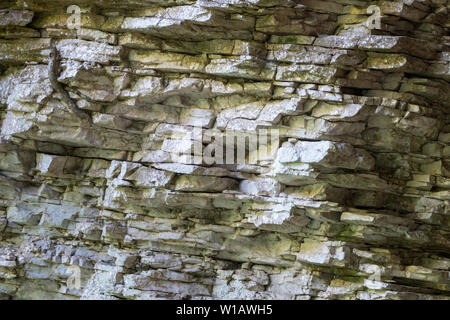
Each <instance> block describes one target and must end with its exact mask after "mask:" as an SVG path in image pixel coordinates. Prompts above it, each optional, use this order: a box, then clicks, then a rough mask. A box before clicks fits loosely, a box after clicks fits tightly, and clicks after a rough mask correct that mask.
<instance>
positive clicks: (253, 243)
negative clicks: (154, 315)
mask: <svg viewBox="0 0 450 320" xmlns="http://www.w3.org/2000/svg"><path fill="white" fill-rule="evenodd" d="M93 3H94V2H92V1H80V0H70V1H43V0H36V1H6V2H4V1H3V2H1V4H0V72H1V74H0V121H1V123H0V126H1V137H0V139H1V140H0V298H4V299H35V298H44V299H79V298H83V299H160V298H164V299H220V298H226V299H449V298H450V273H449V272H450V210H449V201H450V192H449V190H450V112H449V107H450V84H449V81H450V38H449V36H448V31H449V18H448V10H449V9H450V7H449V3H448V1H446V0H395V1H394V0H391V1H380V2H376V4H378V5H379V6H380V8H381V11H382V19H381V29H372V30H371V29H369V28H367V27H366V25H365V22H366V21H368V19H369V14H367V11H366V9H367V7H368V6H369V5H370V4H374V3H372V2H370V1H364V0H327V1H325V0H324V1H318V0H317V1H316V0H278V1H276V0H250V1H240V0H174V1H162V0H149V1H127V0H123V1H110V0H108V1H106V0H101V1H95V6H94V5H93ZM73 4H77V5H79V6H80V7H81V9H82V10H81V11H82V15H81V20H80V22H81V27H80V29H79V30H75V29H69V28H68V25H67V19H68V18H69V14H67V13H66V8H67V6H69V5H73ZM52 41H53V42H54V43H55V44H56V47H57V49H58V51H59V54H60V55H61V58H62V59H61V61H60V64H61V67H62V68H61V69H62V70H61V73H60V74H59V79H58V80H59V81H60V82H61V84H62V85H64V86H65V88H66V90H67V91H68V92H69V93H70V96H71V98H72V99H73V100H74V101H75V102H76V104H77V106H78V107H79V108H80V109H82V110H83V111H84V112H87V113H89V114H90V116H91V117H92V120H93V125H92V126H87V125H86V124H85V123H84V122H81V120H80V119H79V118H78V117H77V116H76V115H75V114H73V113H71V112H70V111H69V109H68V108H67V107H66V106H65V105H64V103H63V101H62V97H61V96H59V95H58V94H57V93H56V92H55V91H54V89H53V88H52V85H51V83H50V80H49V75H48V72H47V70H48V69H47V64H48V62H49V57H48V55H49V52H50V50H49V49H50V48H51V44H52ZM74 90H76V91H74ZM76 92H78V93H80V94H81V95H80V94H77V93H76ZM193 126H199V127H202V128H203V130H204V133H205V135H204V136H203V139H205V141H203V140H202V138H194V139H191V138H190V137H191V132H192V130H193ZM258 128H265V129H278V130H279V132H280V140H281V141H280V145H279V149H278V150H277V151H276V152H275V153H274V156H273V157H269V158H267V159H258V161H257V162H256V163H253V164H236V165H220V164H213V165H210V164H207V163H206V162H205V161H204V162H203V163H195V164H189V162H188V158H189V156H190V155H191V152H192V148H195V146H196V145H198V144H202V143H203V144H205V145H206V144H207V142H208V141H207V136H208V134H211V133H213V132H216V133H217V132H225V130H237V131H239V130H251V131H254V130H256V129H258ZM73 266H78V267H80V268H81V288H79V289H76V288H75V289H73V288H72V287H70V286H68V284H67V279H68V277H69V276H70V275H71V271H70V270H71V267H73Z"/></svg>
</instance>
